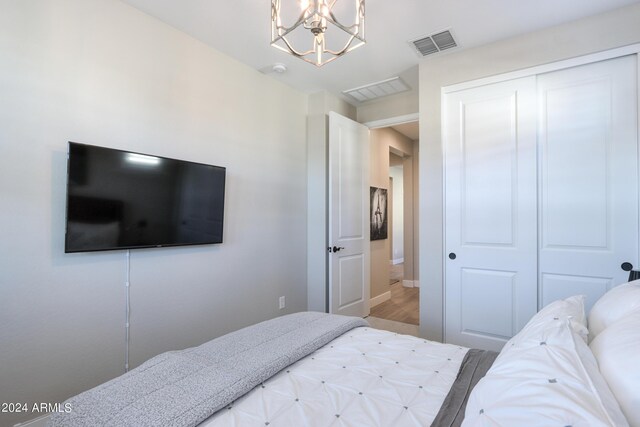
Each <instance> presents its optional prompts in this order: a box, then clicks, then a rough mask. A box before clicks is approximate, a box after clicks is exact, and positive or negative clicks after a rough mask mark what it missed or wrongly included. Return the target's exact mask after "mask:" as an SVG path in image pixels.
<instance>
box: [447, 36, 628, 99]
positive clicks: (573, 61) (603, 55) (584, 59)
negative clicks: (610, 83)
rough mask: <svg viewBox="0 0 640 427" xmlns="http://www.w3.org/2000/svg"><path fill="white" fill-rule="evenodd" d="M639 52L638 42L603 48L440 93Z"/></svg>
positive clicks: (485, 78)
mask: <svg viewBox="0 0 640 427" xmlns="http://www.w3.org/2000/svg"><path fill="white" fill-rule="evenodd" d="M638 53H640V43H636V44H632V45H628V46H623V47H619V48H616V49H610V50H604V51H602V52H597V53H592V54H589V55H583V56H578V57H575V58H570V59H565V60H562V61H556V62H551V63H549V64H543V65H538V66H535V67H531V68H525V69H523V70H518V71H511V72H509V73H503V74H497V75H495V76H490V77H483V78H481V79H476V80H470V81H468V82H463V83H457V84H453V85H449V86H443V87H442V94H443V95H444V94H446V93H451V92H457V91H459V90H465V89H470V88H473V87H477V86H484V85H488V84H492V83H500V82H503V81H506V80H515V79H519V78H521V77H530V76H533V75H537V74H543V73H549V72H551V71H558V70H562V69H565V68H571V67H576V66H579V65H586V64H591V63H593V62H600V61H606V60H607V59H614V58H619V57H621V56H627V55H634V54H638Z"/></svg>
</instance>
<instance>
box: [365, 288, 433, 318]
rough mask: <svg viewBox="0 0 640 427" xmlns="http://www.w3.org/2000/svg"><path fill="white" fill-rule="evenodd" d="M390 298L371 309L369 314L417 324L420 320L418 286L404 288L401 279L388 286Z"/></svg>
mask: <svg viewBox="0 0 640 427" xmlns="http://www.w3.org/2000/svg"><path fill="white" fill-rule="evenodd" d="M390 290H391V299H390V300H388V301H385V302H383V303H382V304H378V305H376V306H375V307H373V308H372V309H371V313H370V314H369V315H370V316H373V317H379V318H381V319H387V320H394V321H396V322H403V323H409V324H411V325H418V324H419V322H420V302H419V301H420V288H405V287H404V286H402V279H400V281H399V282H396V283H394V284H393V285H391V286H390Z"/></svg>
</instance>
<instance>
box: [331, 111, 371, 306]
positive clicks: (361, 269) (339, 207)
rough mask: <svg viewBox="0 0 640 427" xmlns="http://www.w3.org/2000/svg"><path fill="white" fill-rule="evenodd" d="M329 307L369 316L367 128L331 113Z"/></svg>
mask: <svg viewBox="0 0 640 427" xmlns="http://www.w3.org/2000/svg"><path fill="white" fill-rule="evenodd" d="M328 230H329V236H328V246H329V248H328V249H329V252H328V253H329V262H328V265H329V274H328V277H329V312H330V313H334V314H344V315H347V316H359V317H364V316H367V315H369V293H370V289H369V282H370V270H369V263H370V261H369V252H370V247H369V129H368V128H367V127H366V126H363V125H361V124H360V123H356V122H354V121H352V120H349V119H347V118H346V117H343V116H341V115H339V114H336V113H333V112H332V113H330V114H329V227H328Z"/></svg>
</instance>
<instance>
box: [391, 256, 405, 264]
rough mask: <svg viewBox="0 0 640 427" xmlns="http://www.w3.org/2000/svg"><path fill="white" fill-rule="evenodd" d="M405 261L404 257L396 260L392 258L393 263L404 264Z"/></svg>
mask: <svg viewBox="0 0 640 427" xmlns="http://www.w3.org/2000/svg"><path fill="white" fill-rule="evenodd" d="M403 262H404V257H403V258H396V259H394V260H391V264H393V265H397V264H402V263H403Z"/></svg>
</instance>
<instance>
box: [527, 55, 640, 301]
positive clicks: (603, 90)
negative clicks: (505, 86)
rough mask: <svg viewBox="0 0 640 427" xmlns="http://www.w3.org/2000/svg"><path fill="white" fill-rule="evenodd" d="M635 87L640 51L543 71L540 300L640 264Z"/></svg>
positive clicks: (596, 291) (583, 288) (614, 277)
mask: <svg viewBox="0 0 640 427" xmlns="http://www.w3.org/2000/svg"><path fill="white" fill-rule="evenodd" d="M636 86H637V72H636V57H635V56H628V57H623V58H618V59H612V60H608V61H603V62H597V63H593V64H589V65H584V66H580V67H575V68H570V69H566V70H562V71H557V72H553V73H548V74H542V75H540V76H538V106H539V107H538V108H539V112H538V113H539V115H538V126H539V131H538V134H539V137H538V138H539V150H540V161H539V184H540V211H539V212H540V214H539V218H540V254H539V257H540V267H539V280H540V307H543V306H544V305H546V304H548V303H550V302H551V301H553V300H556V299H558V298H565V297H567V296H570V295H576V294H585V295H587V305H588V307H587V309H588V308H590V307H591V305H592V304H593V302H594V301H595V300H596V299H597V298H598V297H599V296H600V295H602V294H603V293H604V292H606V291H607V290H608V289H610V288H611V287H612V286H614V285H617V284H620V283H623V282H626V279H627V277H628V275H629V273H628V272H626V271H623V270H622V268H621V265H622V263H624V262H629V263H631V264H633V265H634V267H638V266H637V262H638V152H637V129H638V125H637V119H638V113H637V93H638V92H637V87H636Z"/></svg>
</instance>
